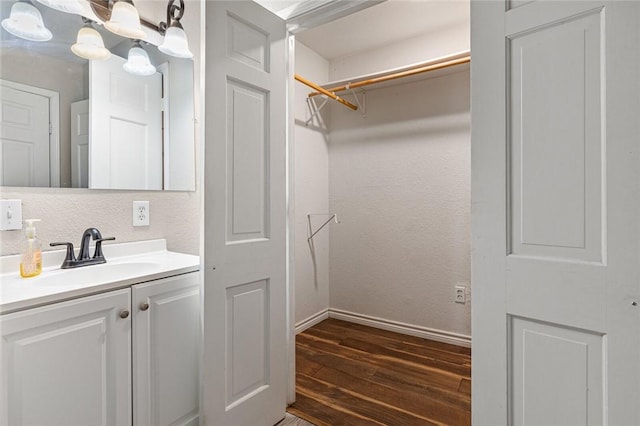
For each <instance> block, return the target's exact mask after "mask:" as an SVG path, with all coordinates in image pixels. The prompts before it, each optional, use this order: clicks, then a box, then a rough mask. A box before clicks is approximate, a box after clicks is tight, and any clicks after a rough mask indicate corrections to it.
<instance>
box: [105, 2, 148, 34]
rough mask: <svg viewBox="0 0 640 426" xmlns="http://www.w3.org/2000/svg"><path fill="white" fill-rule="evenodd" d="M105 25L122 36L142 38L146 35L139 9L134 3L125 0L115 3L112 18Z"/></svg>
mask: <svg viewBox="0 0 640 426" xmlns="http://www.w3.org/2000/svg"><path fill="white" fill-rule="evenodd" d="M104 27H105V28H106V29H108V30H109V31H111V32H112V33H115V34H118V35H119V36H122V37H127V38H132V39H137V40H140V39H143V38H145V36H146V34H145V32H144V31H142V27H141V26H140V15H138V10H137V9H136V7H135V6H134V5H132V4H131V3H127V2H126V1H124V0H120V1H118V2H116V3H115V4H114V5H113V9H112V10H111V19H109V20H108V21H107V22H105V23H104Z"/></svg>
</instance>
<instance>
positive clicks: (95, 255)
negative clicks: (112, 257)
mask: <svg viewBox="0 0 640 426" xmlns="http://www.w3.org/2000/svg"><path fill="white" fill-rule="evenodd" d="M115 239H116V237H108V238H98V239H97V240H96V250H95V251H94V252H93V258H94V259H95V258H98V259H100V258H102V259H104V254H102V242H103V241H113V240H115Z"/></svg>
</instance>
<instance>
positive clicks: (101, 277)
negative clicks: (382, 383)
mask: <svg viewBox="0 0 640 426" xmlns="http://www.w3.org/2000/svg"><path fill="white" fill-rule="evenodd" d="M161 269H162V264H160V263H157V262H135V261H134V262H121V263H111V262H107V263H101V264H99V265H88V266H82V267H79V268H71V269H54V270H51V271H44V272H46V273H44V272H43V273H42V274H41V275H39V276H37V277H33V278H29V281H30V284H31V281H32V282H33V284H34V285H40V286H54V287H60V286H65V287H76V288H77V287H84V286H86V285H87V283H105V282H113V281H120V280H122V279H127V278H129V277H131V276H144V275H149V274H152V273H154V272H157V271H159V270H161Z"/></svg>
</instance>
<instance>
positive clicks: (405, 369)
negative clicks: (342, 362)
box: [296, 333, 461, 391]
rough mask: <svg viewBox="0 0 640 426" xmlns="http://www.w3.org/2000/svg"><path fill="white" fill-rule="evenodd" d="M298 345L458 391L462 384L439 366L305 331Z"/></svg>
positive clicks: (457, 377)
mask: <svg viewBox="0 0 640 426" xmlns="http://www.w3.org/2000/svg"><path fill="white" fill-rule="evenodd" d="M298 345H300V346H305V347H309V348H313V349H315V350H317V351H320V352H324V353H328V354H334V355H336V356H338V357H342V358H345V359H351V360H356V361H358V360H361V361H364V360H366V362H368V363H369V364H371V365H373V366H376V367H378V368H385V369H388V370H392V371H398V372H401V373H404V374H414V375H416V376H422V377H426V378H428V380H430V381H432V382H433V383H434V384H437V385H439V386H441V387H444V388H446V389H451V390H454V391H457V390H458V387H459V386H460V378H461V377H460V375H458V374H453V373H450V372H448V371H446V370H440V369H438V368H433V367H428V366H422V365H419V364H416V363H410V362H406V361H404V360H399V359H393V358H389V357H386V358H385V357H380V356H378V355H376V354H371V353H367V352H364V351H361V350H358V349H354V348H348V347H345V346H340V345H335V344H331V343H327V342H326V341H323V340H321V339H318V338H316V337H311V336H308V335H304V333H302V334H299V335H298V336H296V346H298Z"/></svg>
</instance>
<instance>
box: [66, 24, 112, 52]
mask: <svg viewBox="0 0 640 426" xmlns="http://www.w3.org/2000/svg"><path fill="white" fill-rule="evenodd" d="M71 51H72V52H73V53H75V54H76V55H78V56H80V57H81V58H84V59H98V60H104V59H109V57H110V56H111V52H109V50H108V49H106V48H105V47H104V41H103V40H102V36H101V35H100V33H99V32H98V31H96V30H95V28H92V27H91V26H90V25H87V26H84V27H82V28H80V30H78V36H77V38H76V43H75V44H74V45H73V46H71Z"/></svg>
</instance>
